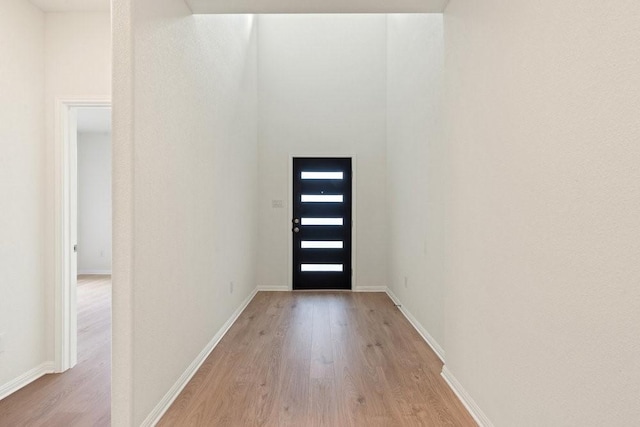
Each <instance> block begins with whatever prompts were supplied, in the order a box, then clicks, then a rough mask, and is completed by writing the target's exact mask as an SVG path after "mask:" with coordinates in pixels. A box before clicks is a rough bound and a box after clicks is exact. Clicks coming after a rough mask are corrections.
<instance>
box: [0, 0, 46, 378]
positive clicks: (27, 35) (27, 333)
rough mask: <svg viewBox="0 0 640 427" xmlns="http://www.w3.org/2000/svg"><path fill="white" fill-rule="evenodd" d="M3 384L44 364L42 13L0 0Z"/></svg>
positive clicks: (0, 372)
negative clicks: (0, 0)
mask: <svg viewBox="0 0 640 427" xmlns="http://www.w3.org/2000/svg"><path fill="white" fill-rule="evenodd" d="M0 58H2V60H1V64H0V200H2V202H1V203H0V334H4V337H3V341H4V347H5V351H4V353H0V387H2V386H3V385H4V384H6V383H8V382H9V381H11V380H13V379H15V378H17V377H19V376H20V375H22V374H24V373H25V372H27V371H29V370H30V369H33V368H35V367H36V366H38V365H40V364H41V363H43V362H44V361H45V360H46V359H45V352H44V314H43V307H44V295H43V294H44V289H43V280H44V262H43V252H44V239H43V235H44V222H43V221H44V217H43V212H44V185H45V181H44V174H43V169H44V159H45V158H44V108H43V106H42V100H43V98H44V15H43V14H42V12H41V11H40V10H38V9H36V8H35V7H34V6H32V5H31V4H30V3H29V2H26V1H24V0H5V1H2V2H1V3H0Z"/></svg>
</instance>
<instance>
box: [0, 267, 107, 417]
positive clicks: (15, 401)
mask: <svg viewBox="0 0 640 427" xmlns="http://www.w3.org/2000/svg"><path fill="white" fill-rule="evenodd" d="M110 359H111V276H89V275H87V276H79V277H78V364H77V365H76V366H75V367H74V368H73V369H71V370H69V371H67V372H65V373H63V374H51V375H45V376H44V377H42V378H40V379H38V380H37V381H34V382H33V383H31V384H29V385H28V386H27V387H25V388H23V389H21V390H19V391H17V392H16V393H14V394H12V395H11V396H9V397H7V398H5V399H3V400H0V426H1V427H15V426H24V425H29V426H34V427H36V426H65V427H72V426H89V425H90V426H96V427H97V426H109V425H110V420H111V395H110V394H111V360H110Z"/></svg>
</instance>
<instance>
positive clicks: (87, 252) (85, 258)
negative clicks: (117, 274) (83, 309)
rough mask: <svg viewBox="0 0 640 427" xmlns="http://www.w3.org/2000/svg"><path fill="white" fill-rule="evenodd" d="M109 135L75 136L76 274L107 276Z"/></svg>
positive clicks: (108, 258)
mask: <svg viewBox="0 0 640 427" xmlns="http://www.w3.org/2000/svg"><path fill="white" fill-rule="evenodd" d="M111 222H112V220H111V134H110V133H89V132H87V133H79V134H78V273H79V274H110V273H111Z"/></svg>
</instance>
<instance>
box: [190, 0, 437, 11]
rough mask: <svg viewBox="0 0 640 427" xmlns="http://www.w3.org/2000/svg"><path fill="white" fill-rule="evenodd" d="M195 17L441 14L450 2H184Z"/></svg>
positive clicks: (410, 0) (352, 0)
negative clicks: (244, 14) (199, 14)
mask: <svg viewBox="0 0 640 427" xmlns="http://www.w3.org/2000/svg"><path fill="white" fill-rule="evenodd" d="M185 2H186V3H187V4H188V5H189V7H190V8H191V10H192V11H193V12H194V13H441V12H443V11H444V8H445V7H446V6H447V3H448V2H449V0H185Z"/></svg>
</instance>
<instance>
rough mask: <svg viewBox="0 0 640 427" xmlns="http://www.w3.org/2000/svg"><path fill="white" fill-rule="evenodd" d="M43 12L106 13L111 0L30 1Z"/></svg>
mask: <svg viewBox="0 0 640 427" xmlns="http://www.w3.org/2000/svg"><path fill="white" fill-rule="evenodd" d="M31 3H33V4H35V5H36V6H38V7H39V8H40V9H42V10H43V11H44V12H108V11H109V10H110V8H111V0H31Z"/></svg>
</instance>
